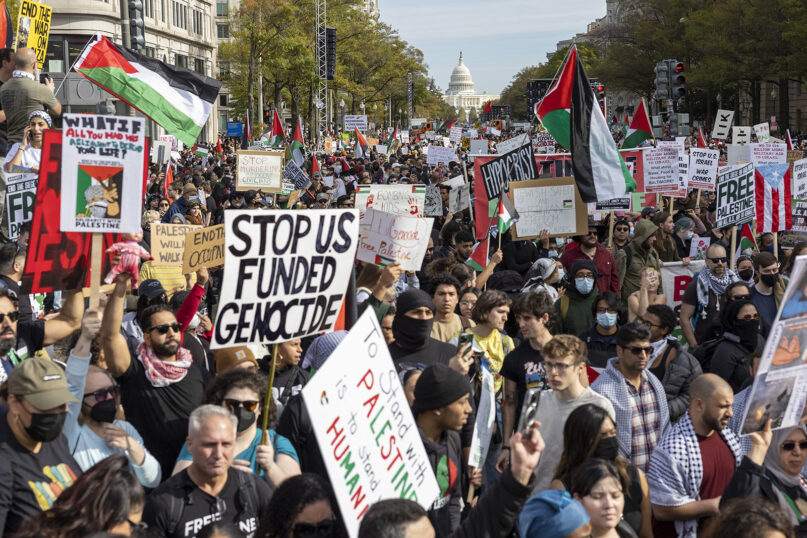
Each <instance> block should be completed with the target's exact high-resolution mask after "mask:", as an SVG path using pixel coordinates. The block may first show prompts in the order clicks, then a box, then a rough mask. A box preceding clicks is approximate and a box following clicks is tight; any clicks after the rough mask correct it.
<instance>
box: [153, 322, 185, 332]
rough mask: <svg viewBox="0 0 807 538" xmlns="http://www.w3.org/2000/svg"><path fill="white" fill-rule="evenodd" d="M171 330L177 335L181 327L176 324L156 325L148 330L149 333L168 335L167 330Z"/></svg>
mask: <svg viewBox="0 0 807 538" xmlns="http://www.w3.org/2000/svg"><path fill="white" fill-rule="evenodd" d="M169 329H170V330H172V331H174V332H175V333H178V332H180V331H181V330H182V325H180V324H179V323H177V322H174V323H164V324H162V325H157V326H155V327H152V328H151V329H149V331H157V332H158V333H160V334H168V330H169Z"/></svg>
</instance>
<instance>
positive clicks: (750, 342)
mask: <svg viewBox="0 0 807 538" xmlns="http://www.w3.org/2000/svg"><path fill="white" fill-rule="evenodd" d="M734 327H735V334H736V335H737V336H739V337H740V343H741V344H742V345H743V347H745V348H746V349H747V350H749V351H754V350H755V349H756V348H757V334H759V321H757V320H755V319H751V320H748V321H746V320H744V319H738V320H737V321H735V322H734Z"/></svg>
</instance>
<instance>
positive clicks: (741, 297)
mask: <svg viewBox="0 0 807 538" xmlns="http://www.w3.org/2000/svg"><path fill="white" fill-rule="evenodd" d="M751 299H753V296H752V295H751V294H750V293H749V294H746V295H735V296H734V300H735V301H750V300H751Z"/></svg>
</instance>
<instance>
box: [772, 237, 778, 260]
mask: <svg viewBox="0 0 807 538" xmlns="http://www.w3.org/2000/svg"><path fill="white" fill-rule="evenodd" d="M773 255H774V256H776V260H777V261H779V232H773Z"/></svg>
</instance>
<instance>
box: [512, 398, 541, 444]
mask: <svg viewBox="0 0 807 538" xmlns="http://www.w3.org/2000/svg"><path fill="white" fill-rule="evenodd" d="M540 402H541V389H529V390H527V392H525V393H524V403H522V404H521V417H519V419H518V428H517V429H516V431H519V432H521V433H522V435H528V434H529V431H530V428H531V427H532V423H533V422H534V421H536V420H538V404H539V403H540Z"/></svg>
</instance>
